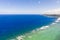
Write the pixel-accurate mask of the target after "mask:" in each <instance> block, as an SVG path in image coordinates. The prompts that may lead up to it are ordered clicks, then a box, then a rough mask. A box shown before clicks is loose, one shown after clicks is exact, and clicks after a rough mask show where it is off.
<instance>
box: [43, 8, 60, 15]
mask: <svg viewBox="0 0 60 40" xmlns="http://www.w3.org/2000/svg"><path fill="white" fill-rule="evenodd" d="M43 13H44V14H60V8H57V9H51V10H47V11H44V12H43Z"/></svg>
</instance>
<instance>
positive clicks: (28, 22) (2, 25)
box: [0, 15, 56, 38]
mask: <svg viewBox="0 0 60 40" xmlns="http://www.w3.org/2000/svg"><path fill="white" fill-rule="evenodd" d="M55 20H56V18H54V17H47V16H43V15H0V38H4V37H6V38H7V37H11V36H14V35H18V34H24V33H26V32H29V31H31V30H33V29H36V28H40V27H42V26H45V25H49V24H51V23H52V22H54V21H55Z"/></svg>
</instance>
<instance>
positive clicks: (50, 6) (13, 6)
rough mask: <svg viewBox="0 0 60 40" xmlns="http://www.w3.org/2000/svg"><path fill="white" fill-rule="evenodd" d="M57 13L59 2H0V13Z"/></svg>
mask: <svg viewBox="0 0 60 40" xmlns="http://www.w3.org/2000/svg"><path fill="white" fill-rule="evenodd" d="M58 11H59V13H60V0H0V13H32V14H33V13H36V14H37V13H38V14H43V13H51V12H52V13H55V12H56V13H57V12H58ZM59 13H58V14H59Z"/></svg>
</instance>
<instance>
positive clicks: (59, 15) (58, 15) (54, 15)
mask: <svg viewBox="0 0 60 40" xmlns="http://www.w3.org/2000/svg"><path fill="white" fill-rule="evenodd" d="M43 15H45V16H50V17H60V14H43Z"/></svg>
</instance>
